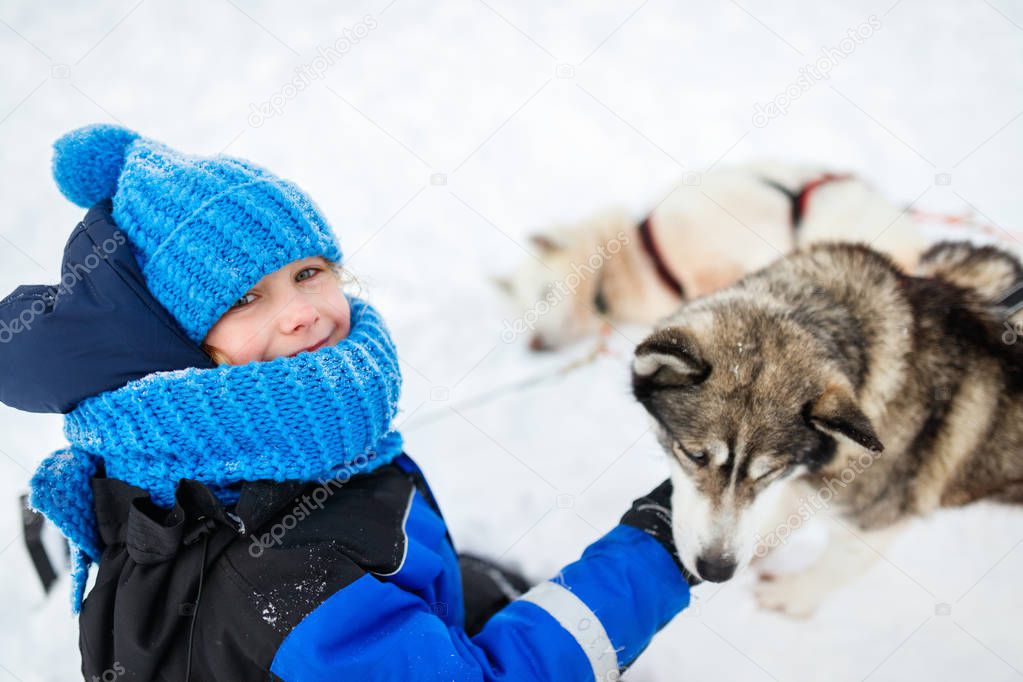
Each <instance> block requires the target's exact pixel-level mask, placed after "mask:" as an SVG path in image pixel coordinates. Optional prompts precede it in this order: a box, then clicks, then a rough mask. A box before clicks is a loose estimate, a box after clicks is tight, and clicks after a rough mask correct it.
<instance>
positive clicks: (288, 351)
mask: <svg viewBox="0 0 1023 682" xmlns="http://www.w3.org/2000/svg"><path fill="white" fill-rule="evenodd" d="M350 312H351V311H350V309H349V307H348V300H347V299H346V298H345V296H344V294H343V293H342V292H341V286H340V282H339V281H338V279H337V277H336V276H335V275H334V273H333V272H332V271H331V270H330V266H329V264H328V263H327V261H326V260H324V259H323V258H321V257H319V256H314V257H312V258H303V259H302V260H296V261H292V262H291V263H288V264H287V265H285V266H284V267H283V268H281V269H280V270H277V271H276V272H272V273H270V274H269V275H267V276H266V277H264V278H263V279H261V280H259V281H258V282H256V285H255V286H253V287H252V288H251V289H249V291H248V293H246V294H245V295H244V296H242V297H241V298H240V299H238V301H237V302H236V303H235V304H234V306H232V307H231V308H230V309H229V310H228V311H227V312H226V313H224V315H223V316H222V317H221V318H220V319H219V320H217V323H216V324H215V325H213V328H212V329H210V331H209V333H208V334H207V335H206V339H205V341H204V343H206V344H207V345H209V346H213V347H214V348H216V349H217V350H219V351H220V352H221V353H222V354H223V355H224V356H225V357H226V358H227V362H228V364H232V365H242V364H245V363H247V362H252V361H266V360H273V359H274V358H279V357H281V356H284V355H287V356H291V355H296V354H298V353H300V352H302V351H304V350H315V349H316V348H320V347H322V346H332V345H334V344H336V343H337V342H338V341H341V340H342V339H344V338H345V337H347V336H348V333H349V331H350V329H351V327H350Z"/></svg>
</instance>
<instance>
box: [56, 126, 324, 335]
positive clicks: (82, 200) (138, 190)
mask: <svg viewBox="0 0 1023 682" xmlns="http://www.w3.org/2000/svg"><path fill="white" fill-rule="evenodd" d="M53 146H54V155H53V177H54V179H55V180H56V181H57V186H58V187H59V188H60V191H61V192H62V193H63V194H64V196H66V197H67V198H68V199H70V200H71V201H72V202H74V203H75V204H77V205H79V206H81V207H83V208H90V207H92V206H93V205H94V204H96V203H98V202H100V201H104V200H107V199H111V200H112V203H113V218H114V222H115V223H117V226H118V227H119V228H120V229H122V230H124V232H125V234H126V236H127V237H128V239H129V241H130V242H131V244H132V247H133V251H134V254H135V257H136V259H137V260H138V263H139V267H140V268H141V270H142V275H143V277H144V278H145V280H146V284H147V286H148V288H149V290H150V292H151V293H152V294H153V296H154V297H155V298H156V299H157V300H158V301H159V302H160V303H161V304H162V305H163V306H164V307H165V308H166V309H167V310H168V311H169V312H170V313H171V315H173V316H174V317H175V318H176V319H177V320H178V322H179V323H180V324H181V326H182V327H183V328H184V330H185V332H186V333H187V334H188V336H189V337H190V338H191V339H192V340H193V341H195V342H196V343H200V342H201V341H202V340H203V339H204V338H205V337H206V334H207V332H208V331H209V329H210V328H211V327H212V326H213V324H214V323H215V322H216V321H217V320H218V319H220V316H221V315H223V314H224V312H226V311H227V309H228V308H230V306H231V305H232V304H233V303H234V302H235V301H237V300H238V299H239V298H240V297H241V296H242V295H244V294H245V293H246V292H247V291H248V290H249V289H250V288H251V287H252V285H253V284H255V283H256V282H257V281H259V280H260V279H261V278H262V277H264V276H265V275H267V274H269V273H271V272H274V271H275V270H279V269H280V268H282V267H284V266H285V265H287V264H288V263H290V262H292V261H295V260H299V259H301V258H308V257H311V256H322V257H324V258H327V259H329V260H333V261H336V262H340V261H341V249H340V246H339V245H338V242H337V237H336V236H335V235H334V233H333V231H332V230H331V229H330V226H329V225H328V224H327V221H326V220H325V219H324V218H323V216H322V215H321V213H320V211H319V209H318V208H317V207H316V205H315V204H314V203H313V202H312V200H311V199H310V198H309V197H308V196H306V194H305V193H304V192H302V190H300V189H299V188H298V187H297V186H296V185H295V184H293V183H291V182H289V181H287V180H283V179H281V178H278V177H277V176H275V175H273V174H271V173H269V172H268V171H266V170H265V169H263V168H260V167H259V166H256V165H255V164H252V163H249V162H248V161H243V160H241V159H235V158H232V157H229V156H223V155H218V156H212V157H203V156H193V155H187V154H182V153H180V152H177V151H175V150H173V149H170V148H169V147H167V146H165V145H163V144H161V143H159V142H156V141H155V140H150V139H148V138H145V137H142V136H141V135H139V134H138V133H136V132H134V131H131V130H128V129H127V128H123V127H121V126H115V125H107V124H97V125H89V126H85V127H82V128H78V129H76V130H73V131H71V132H69V133H67V134H66V135H64V136H63V137H61V138H60V139H59V140H57V141H56V142H55V143H54V145H53Z"/></svg>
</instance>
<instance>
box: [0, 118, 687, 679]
mask: <svg viewBox="0 0 1023 682" xmlns="http://www.w3.org/2000/svg"><path fill="white" fill-rule="evenodd" d="M53 171H54V176H55V178H56V181H57V184H58V185H59V187H60V189H61V191H62V192H63V193H64V195H65V196H67V197H68V198H69V199H70V200H71V201H73V202H74V203H76V204H78V205H79V206H82V207H85V208H88V209H89V210H88V213H87V215H86V217H85V219H84V220H83V221H82V222H81V223H79V225H78V226H77V227H76V228H75V230H74V231H73V232H72V234H71V237H70V239H69V240H68V243H67V247H66V249H65V253H64V262H63V267H62V277H61V282H60V284H59V285H52V286H51V285H31V286H22V287H18V289H16V290H15V291H14V292H13V293H12V294H11V295H10V296H8V297H7V298H5V299H4V300H3V301H0V324H2V325H3V327H2V328H3V329H4V330H5V331H6V332H7V334H6V336H7V338H5V339H0V340H3V341H4V343H2V344H0V376H2V377H3V379H2V381H0V384H2V385H0V400H2V401H3V402H5V403H7V404H8V405H11V406H14V407H17V408H20V409H24V410H29V411H35V412H59V413H63V414H65V427H64V434H65V436H66V437H67V439H68V440H69V442H70V447H68V448H66V449H63V450H59V451H57V452H55V453H53V454H52V455H51V456H50V457H49V458H47V459H46V460H45V461H44V462H43V463H42V464H41V466H40V467H39V470H38V472H37V473H36V475H35V477H34V478H33V480H32V504H33V506H34V507H35V508H37V509H38V510H39V511H41V512H42V513H44V514H45V515H46V516H47V517H48V518H49V519H50V520H51V521H53V523H55V524H56V525H57V526H58V527H59V528H60V529H61V531H62V532H63V533H64V534H65V535H66V536H67V538H68V540H69V542H70V545H71V547H72V554H73V567H72V573H73V575H72V583H73V586H74V597H73V606H74V609H75V611H76V612H78V611H79V609H80V617H79V624H80V645H81V653H82V671H83V673H84V675H85V678H86V679H107V678H108V676H110V675H112V674H115V675H116V676H118V677H120V676H122V675H123V676H124V679H137V680H254V679H264V680H269V679H272V680H288V681H299V680H341V679H343V680H413V679H414V680H516V681H519V680H558V681H559V682H560V681H564V680H594V679H595V680H602V681H603V680H613V679H617V678H618V676H619V675H620V672H621V671H622V670H624V669H625V668H626V667H627V666H628V665H630V664H631V663H632V662H633V661H634V660H635V658H636V657H637V656H638V655H639V653H640V652H641V651H642V650H643V649H644V648H645V647H646V646H647V644H648V643H649V642H650V639H651V637H652V636H653V635H654V634H655V633H656V632H657V631H658V630H659V629H660V628H661V627H662V626H664V625H665V623H667V622H668V621H669V620H670V619H671V618H672V617H673V616H674V615H675V614H677V613H678V612H679V611H681V610H682V609H683V608H685V606H686V605H687V604H688V603H689V582H695V581H694V580H693V579H692V578H691V577H690V576H689V575H688V574H687V573H686V572H685V570H684V569H683V568H682V566H681V564H680V563H679V560H678V558H677V554H676V553H675V550H674V545H673V541H672V528H671V522H670V514H669V511H668V504H669V502H668V501H669V499H670V484H669V483H668V482H665V483H664V484H662V485H661V486H659V487H658V488H657V489H656V490H654V491H653V492H652V493H651V494H650V495H648V496H645V497H643V498H640V499H639V500H637V501H636V502H635V503H634V504H633V506H632V508H631V509H630V510H629V511H628V512H627V513H626V514H625V515H624V516H623V517H622V522H621V524H620V525H618V526H617V527H615V528H614V529H612V530H611V531H610V532H609V533H608V534H607V535H605V536H604V537H602V538H601V539H599V540H598V541H597V542H595V543H594V544H593V545H591V546H590V547H589V548H588V549H587V550H586V551H585V552H584V553H583V555H582V558H581V559H579V560H578V561H576V562H574V563H572V564H569V565H568V566H566V567H565V568H564V569H563V570H562V571H561V572H560V573H559V574H558V576H557V577H556V578H555V579H553V580H551V581H547V582H543V583H541V584H539V585H537V586H535V587H533V588H532V589H530V590H529V591H527V592H525V594H518V590H516V589H514V588H515V584H516V580H515V576H512V575H510V574H507V573H504V572H501V571H500V569H498V568H497V567H494V566H491V565H487V564H486V563H485V562H482V561H480V560H478V559H468V560H467V559H463V560H462V562H461V567H460V562H459V557H458V555H457V554H456V552H455V549H454V546H453V544H452V541H451V538H450V535H449V534H448V530H447V528H446V526H445V524H444V520H443V518H442V517H441V513H440V510H439V508H438V506H437V503H436V501H435V500H434V498H433V496H432V495H431V493H430V490H429V488H428V487H427V485H426V482H425V479H424V478H423V475H422V473H421V472H420V470H419V469H418V468H417V466H416V465H415V464H414V463H413V461H412V460H411V459H410V458H409V457H408V456H407V455H406V454H404V453H403V449H402V447H403V443H402V437H401V435H400V434H399V433H398V432H397V431H394V430H393V428H392V420H393V419H394V417H395V413H396V411H397V408H398V397H399V391H400V385H401V377H400V373H399V368H398V363H397V358H396V355H395V348H394V345H393V343H392V341H391V338H390V336H389V335H388V332H387V328H386V327H385V326H384V324H383V322H382V320H381V319H380V316H379V315H378V314H377V312H376V311H375V310H374V309H373V307H372V306H370V305H369V304H368V303H366V302H365V301H363V300H360V299H358V298H349V297H346V296H345V295H344V294H343V293H342V290H341V287H340V282H339V280H338V271H339V268H340V264H341V262H342V256H341V251H340V249H339V247H338V244H337V241H336V238H335V236H334V234H333V233H332V231H331V230H330V228H329V227H328V225H327V223H326V222H325V220H324V219H323V217H322V216H321V215H320V213H319V211H318V210H317V208H316V207H315V205H314V204H313V203H312V201H311V200H310V199H309V198H308V197H306V196H305V194H303V193H302V191H301V190H299V189H298V188H297V187H296V186H295V185H293V184H291V183H289V182H287V181H285V180H282V179H280V178H277V177H275V176H274V175H271V174H270V173H268V172H267V171H265V170H263V169H261V168H259V167H257V166H255V165H252V164H250V163H248V162H246V161H242V160H239V159H234V158H228V157H224V156H217V157H212V158H204V157H196V156H189V155H184V154H181V153H178V152H176V151H174V150H172V149H169V148H167V147H166V146H164V145H162V144H159V143H157V142H155V141H153V140H150V139H147V138H144V137H141V136H139V135H138V134H137V133H134V132H132V131H130V130H126V129H124V128H121V127H116V126H109V125H94V126H87V127H85V128H80V129H78V130H75V131H72V132H71V133H69V134H67V135H65V136H64V137H62V138H61V139H60V140H58V141H57V143H56V144H55V155H54V161H53ZM91 563H98V571H97V574H96V579H95V583H94V584H93V586H92V588H91V590H90V592H89V594H88V597H87V598H85V599H84V602H83V601H82V599H83V595H84V588H85V582H86V577H87V575H88V569H89V565H90V564H91ZM463 589H465V590H466V593H465V594H463Z"/></svg>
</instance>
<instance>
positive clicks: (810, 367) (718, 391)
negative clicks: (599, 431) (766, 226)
mask: <svg viewBox="0 0 1023 682" xmlns="http://www.w3.org/2000/svg"><path fill="white" fill-rule="evenodd" d="M711 299H713V297H711ZM707 300H708V299H703V301H697V302H695V303H693V304H690V305H687V306H685V307H684V308H683V309H682V310H681V311H680V312H679V313H678V314H676V315H675V316H673V317H672V318H669V319H668V320H666V321H665V322H664V323H662V325H661V328H660V329H658V330H657V331H655V332H654V333H653V334H652V335H651V336H649V337H648V338H647V339H646V340H644V341H643V342H642V343H641V344H640V345H639V346H638V347H637V348H636V354H635V358H634V361H633V375H632V385H633V393H634V395H635V397H636V398H637V399H638V400H639V402H640V403H642V405H643V406H644V407H645V408H646V409H647V411H648V412H649V413H650V414H651V415H652V416H653V418H654V421H655V423H656V430H657V434H658V439H659V440H660V442H661V444H662V446H663V447H664V448H665V450H666V451H667V452H668V454H669V456H670V461H671V477H672V481H673V483H674V493H673V495H672V507H673V515H674V534H675V543H676V546H677V548H678V551H679V554H680V557H681V559H682V561H683V563H684V564H685V565H686V567H687V568H689V570H691V571H695V572H696V573H697V574H698V575H699V576H700V577H701V578H703V579H704V580H709V581H712V582H720V581H723V580H727V579H729V578H730V577H731V576H732V575H733V574H734V573H735V571H736V569H738V568H740V567H742V566H745V565H746V564H747V563H749V561H750V560H751V559H752V557H753V552H754V549H755V542H756V536H757V533H758V531H759V530H761V524H762V523H763V518H764V516H765V515H766V514H768V513H770V507H771V505H772V504H773V500H772V498H774V497H775V496H776V495H777V493H778V492H779V490H780V489H781V486H780V485H779V482H781V481H783V480H785V479H788V478H791V477H793V476H798V475H800V474H802V473H806V472H809V471H816V470H819V469H820V468H821V467H823V466H825V465H827V464H828V463H829V462H830V461H831V460H832V459H833V458H834V457H835V453H836V448H837V444H838V443H839V442H841V441H844V440H849V441H852V442H854V443H856V444H857V445H858V446H861V447H864V448H867V449H869V450H871V451H874V452H880V451H881V449H883V445H882V444H881V442H880V441H879V440H878V437H877V435H876V433H875V432H874V428H873V426H872V425H871V423H870V420H869V419H868V418H867V417H866V416H865V415H864V414H863V412H862V411H861V410H860V408H859V407H858V406H857V403H856V400H855V397H854V392H853V389H852V387H851V385H850V382H849V380H848V379H847V378H846V376H845V375H844V374H843V373H842V372H840V371H839V370H838V369H837V366H836V363H835V362H834V361H833V360H832V359H831V358H830V357H829V355H828V353H827V351H826V349H825V347H824V346H823V345H822V343H821V342H820V341H819V340H817V339H816V338H815V337H814V335H813V334H810V333H809V332H808V331H807V330H806V329H804V328H802V327H800V326H799V325H798V324H797V323H795V322H793V321H792V320H791V319H789V318H788V317H787V316H786V315H784V314H772V313H771V312H769V311H766V310H764V309H759V308H757V307H756V306H754V305H749V304H741V303H736V302H735V301H726V302H725V303H724V304H723V305H718V306H714V305H711V306H708V305H706V304H705V301H707Z"/></svg>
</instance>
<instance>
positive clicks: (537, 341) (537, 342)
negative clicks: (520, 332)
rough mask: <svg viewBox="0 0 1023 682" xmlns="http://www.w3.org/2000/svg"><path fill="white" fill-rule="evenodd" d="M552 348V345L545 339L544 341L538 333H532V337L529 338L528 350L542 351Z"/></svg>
mask: <svg viewBox="0 0 1023 682" xmlns="http://www.w3.org/2000/svg"><path fill="white" fill-rule="evenodd" d="M552 348H554V346H552V345H550V344H548V343H547V341H545V340H544V338H543V337H542V336H540V335H539V334H534V335H533V338H531V339H530V340H529V350H531V351H535V352H537V353H542V352H544V351H548V350H551V349H552Z"/></svg>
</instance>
